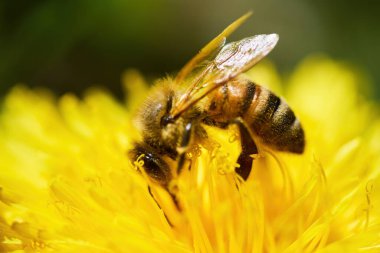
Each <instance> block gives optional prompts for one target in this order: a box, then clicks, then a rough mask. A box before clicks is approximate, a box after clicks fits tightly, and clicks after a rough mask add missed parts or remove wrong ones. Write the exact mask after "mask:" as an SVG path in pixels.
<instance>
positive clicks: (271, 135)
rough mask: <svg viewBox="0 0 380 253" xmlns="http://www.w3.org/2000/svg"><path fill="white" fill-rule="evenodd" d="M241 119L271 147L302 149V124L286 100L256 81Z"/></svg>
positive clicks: (303, 142)
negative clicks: (251, 98) (250, 100)
mask: <svg viewBox="0 0 380 253" xmlns="http://www.w3.org/2000/svg"><path fill="white" fill-rule="evenodd" d="M243 119H244V120H245V121H246V123H247V125H248V126H249V127H250V128H251V130H252V131H253V132H254V134H255V135H256V136H257V137H258V138H259V139H260V140H261V142H263V143H264V144H265V145H268V146H270V147H272V148H274V149H277V150H281V151H288V152H293V153H302V152H303V150H304V146H305V137H304V132H303V129H302V126H301V124H300V122H299V121H298V119H297V118H296V116H295V115H294V112H293V111H292V110H291V109H290V107H289V106H288V105H287V103H286V102H285V101H284V100H282V99H281V98H279V97H278V96H276V95H275V94H273V93H272V92H271V91H269V90H268V89H265V88H263V87H261V86H258V85H256V89H255V96H254V97H253V100H252V103H251V104H250V106H249V108H248V110H247V111H246V112H245V113H244V115H243Z"/></svg>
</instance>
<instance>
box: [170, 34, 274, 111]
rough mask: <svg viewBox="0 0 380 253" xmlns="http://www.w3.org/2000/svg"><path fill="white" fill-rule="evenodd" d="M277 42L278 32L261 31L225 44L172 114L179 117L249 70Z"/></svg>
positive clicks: (195, 79) (177, 103) (195, 78)
mask: <svg viewBox="0 0 380 253" xmlns="http://www.w3.org/2000/svg"><path fill="white" fill-rule="evenodd" d="M277 41H278V35H277V34H268V35H267V34H260V35H256V36H253V37H248V38H245V39H242V40H239V41H235V42H231V43H229V44H227V45H225V46H224V47H223V48H222V49H221V50H220V52H219V53H218V54H217V55H216V57H215V58H214V60H213V61H211V62H210V63H208V64H207V65H206V66H205V67H204V69H203V70H202V71H200V72H199V73H200V74H198V75H197V76H195V77H194V79H193V82H192V84H191V85H190V87H189V88H188V89H187V91H186V92H185V94H184V95H183V96H182V97H181V98H180V99H179V100H178V102H176V103H175V105H174V107H173V109H172V111H171V115H172V117H177V116H178V115H180V114H181V113H182V112H184V111H186V110H187V109H188V108H189V107H190V106H192V105H194V104H195V103H196V102H197V101H199V100H200V99H202V98H203V97H204V96H206V95H207V94H208V93H210V92H211V91H213V90H214V89H216V88H218V87H220V86H221V85H223V84H225V83H226V82H227V81H229V80H231V79H233V78H235V77H236V76H237V75H239V74H240V73H243V72H245V71H247V70H248V69H250V68H251V67H252V66H253V65H255V64H256V63H258V62H259V61H260V60H261V59H263V58H264V57H265V56H266V55H267V54H268V53H269V52H270V51H272V49H273V48H274V47H275V46H276V44H277Z"/></svg>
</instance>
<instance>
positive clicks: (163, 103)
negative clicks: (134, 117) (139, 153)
mask: <svg viewBox="0 0 380 253" xmlns="http://www.w3.org/2000/svg"><path fill="white" fill-rule="evenodd" d="M172 87H173V86H172V85H171V82H170V80H168V79H165V80H162V81H161V82H160V83H158V84H157V85H156V87H154V88H153V90H152V93H151V95H150V96H149V97H148V98H147V99H146V101H145V103H144V105H143V107H142V108H141V110H140V113H139V115H138V116H139V117H138V122H139V123H140V124H139V125H140V129H141V132H142V135H143V138H144V139H145V140H149V142H151V143H152V142H153V144H154V145H159V146H169V147H170V148H174V149H175V148H176V145H177V143H178V142H179V141H180V138H181V137H182V136H181V133H182V131H183V129H184V122H183V119H182V118H181V117H179V118H173V117H172V116H171V115H170V114H169V112H170V110H171V109H172V107H173V103H174V101H175V98H176V93H175V91H174V89H173V88H172Z"/></svg>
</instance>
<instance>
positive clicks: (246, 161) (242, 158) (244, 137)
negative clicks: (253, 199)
mask: <svg viewBox="0 0 380 253" xmlns="http://www.w3.org/2000/svg"><path fill="white" fill-rule="evenodd" d="M229 124H235V125H237V126H238V127H239V132H240V142H241V149H242V150H241V153H240V155H239V158H238V160H237V163H238V164H239V165H240V167H239V168H236V170H235V171H236V173H238V174H239V175H240V176H241V177H242V178H243V179H244V180H247V178H248V177H249V174H250V172H251V169H252V164H253V160H254V158H253V157H252V155H255V154H258V150H257V146H256V143H255V141H254V140H253V138H252V135H251V133H250V130H249V129H248V127H247V126H246V125H245V123H244V121H243V120H242V119H241V118H236V119H233V120H232V121H230V122H229Z"/></svg>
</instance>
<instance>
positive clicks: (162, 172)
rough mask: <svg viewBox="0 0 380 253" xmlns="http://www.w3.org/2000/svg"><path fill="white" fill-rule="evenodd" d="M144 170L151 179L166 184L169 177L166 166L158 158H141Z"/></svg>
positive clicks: (146, 156)
mask: <svg viewBox="0 0 380 253" xmlns="http://www.w3.org/2000/svg"><path fill="white" fill-rule="evenodd" d="M143 161H144V170H145V172H146V174H147V175H148V176H149V177H151V178H152V179H154V180H156V181H158V182H160V183H166V182H167V181H168V180H169V179H170V178H171V177H170V172H169V167H168V165H167V164H166V163H165V162H164V161H163V160H162V159H161V158H160V157H158V156H155V155H154V154H149V153H148V154H146V155H145V156H144V157H143Z"/></svg>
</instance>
